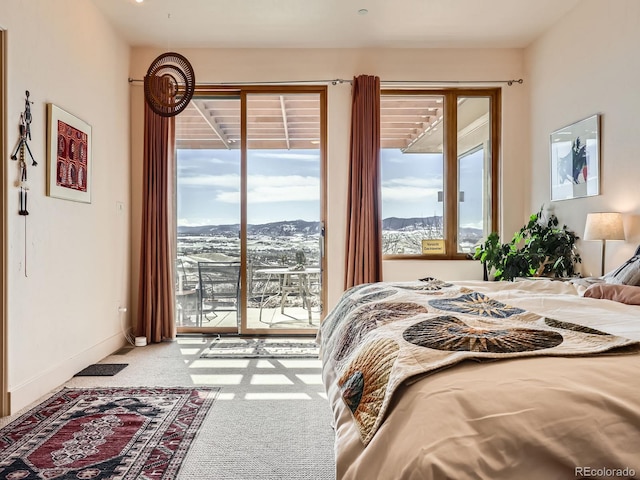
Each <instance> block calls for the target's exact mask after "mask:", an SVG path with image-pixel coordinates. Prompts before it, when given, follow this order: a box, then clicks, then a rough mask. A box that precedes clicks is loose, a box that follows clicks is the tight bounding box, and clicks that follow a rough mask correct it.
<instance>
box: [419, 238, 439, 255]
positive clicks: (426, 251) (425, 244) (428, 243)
mask: <svg viewBox="0 0 640 480" xmlns="http://www.w3.org/2000/svg"><path fill="white" fill-rule="evenodd" d="M438 253H444V240H443V239H439V240H422V254H423V255H434V254H438Z"/></svg>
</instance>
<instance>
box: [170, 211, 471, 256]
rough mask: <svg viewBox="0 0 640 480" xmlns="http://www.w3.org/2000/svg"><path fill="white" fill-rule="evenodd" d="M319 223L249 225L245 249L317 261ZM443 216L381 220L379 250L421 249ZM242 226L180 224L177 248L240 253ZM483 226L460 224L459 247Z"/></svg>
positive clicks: (190, 252)
mask: <svg viewBox="0 0 640 480" xmlns="http://www.w3.org/2000/svg"><path fill="white" fill-rule="evenodd" d="M320 228H321V225H320V222H309V221H304V220H291V221H280V222H271V223H264V224H256V225H253V224H250V225H247V254H248V258H249V259H250V261H252V262H257V263H258V264H265V265H274V264H286V263H287V262H291V261H292V259H293V258H295V253H296V252H299V251H302V252H303V253H304V254H305V257H306V260H307V263H308V264H316V265H317V264H318V263H319V261H320ZM442 232H443V223H442V217H440V216H432V217H414V218H398V217H389V218H385V219H384V220H383V221H382V236H383V253H385V254H409V255H411V254H419V253H420V252H421V244H422V240H423V239H438V238H442V235H443V233H442ZM239 236H240V225H239V224H229V225H202V226H179V227H178V253H179V255H182V256H197V257H198V258H200V259H205V260H228V259H232V258H239V256H240V239H239ZM481 239H482V230H481V229H477V228H461V229H460V246H461V248H462V250H463V251H469V252H470V251H472V249H473V247H474V246H475V245H476V244H477V243H479V242H480V241H481Z"/></svg>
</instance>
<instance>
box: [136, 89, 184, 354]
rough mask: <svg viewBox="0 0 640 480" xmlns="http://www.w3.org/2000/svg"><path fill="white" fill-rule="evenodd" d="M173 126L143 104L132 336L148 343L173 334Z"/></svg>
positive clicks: (170, 119) (167, 338)
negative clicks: (134, 329) (135, 319)
mask: <svg viewBox="0 0 640 480" xmlns="http://www.w3.org/2000/svg"><path fill="white" fill-rule="evenodd" d="M156 81H164V79H156ZM163 87H164V85H163ZM166 87H168V84H167V85H166ZM167 91H168V89H167ZM174 126H175V119H174V118H173V117H168V118H167V117H161V116H160V115H158V114H156V113H155V112H154V111H153V110H151V108H149V105H147V103H146V102H145V111H144V177H143V182H144V184H143V199H142V239H141V248H140V284H139V295H138V299H139V301H138V323H137V335H138V336H143V337H147V342H148V343H158V342H161V341H163V340H171V339H174V338H175V336H176V327H175V321H174V312H175V308H174V306H175V298H174V283H175V281H174V259H175V240H174V239H173V231H174V228H173V218H174V215H173V183H174V182H173V177H174V168H173V165H174V158H173V157H174Z"/></svg>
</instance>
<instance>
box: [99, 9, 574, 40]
mask: <svg viewBox="0 0 640 480" xmlns="http://www.w3.org/2000/svg"><path fill="white" fill-rule="evenodd" d="M91 1H92V2H93V3H94V4H95V5H96V6H97V7H98V9H99V10H100V11H101V12H103V13H104V15H105V16H106V17H107V18H108V19H109V21H110V22H111V23H112V24H113V25H114V27H115V28H116V29H117V30H118V31H119V32H120V34H121V35H122V36H123V38H124V39H125V40H126V41H127V42H128V43H129V44H130V45H132V46H147V47H160V48H165V49H169V48H170V49H178V48H192V47H195V48H383V47H386V48H523V47H526V46H527V45H528V44H529V43H531V41H532V40H534V39H535V38H536V37H537V36H539V35H540V34H541V33H543V32H544V31H545V30H547V29H548V28H549V27H550V26H551V25H553V24H554V23H555V22H557V21H558V20H559V19H560V18H562V16H564V15H565V14H566V13H567V12H569V11H570V10H571V9H572V8H574V7H575V6H576V5H577V4H578V3H580V1H581V0H180V1H178V0H144V2H142V3H136V2H135V0H91ZM363 9H364V10H367V13H366V14H364V15H363V14H360V13H359V11H361V10H363Z"/></svg>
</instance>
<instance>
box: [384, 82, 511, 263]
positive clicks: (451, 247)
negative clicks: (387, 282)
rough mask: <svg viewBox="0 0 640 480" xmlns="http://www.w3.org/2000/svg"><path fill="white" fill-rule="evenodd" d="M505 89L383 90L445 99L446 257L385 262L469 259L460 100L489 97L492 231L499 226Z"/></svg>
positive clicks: (418, 256) (392, 257) (411, 257)
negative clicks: (463, 236) (463, 222)
mask: <svg viewBox="0 0 640 480" xmlns="http://www.w3.org/2000/svg"><path fill="white" fill-rule="evenodd" d="M501 93H502V91H501V89H500V88H450V89H420V90H406V89H389V90H381V92H380V95H381V96H392V95H402V96H410V95H437V96H442V97H443V98H444V117H443V125H444V129H445V131H444V149H443V156H444V165H443V173H444V209H443V217H444V240H445V253H444V254H431V255H423V254H413V255H407V254H400V255H395V254H383V256H382V259H383V260H469V259H470V258H471V257H470V255H469V254H468V253H462V252H458V232H457V229H458V206H457V205H458V198H457V191H458V141H457V128H456V125H457V118H458V108H457V99H458V98H460V97H488V98H489V99H490V125H491V136H490V140H491V172H490V175H489V178H488V181H489V183H490V189H489V192H490V195H491V231H493V232H498V226H499V221H498V219H499V205H500V199H499V179H500V171H499V163H500V162H499V158H500V145H501V124H502V120H501V110H502V103H501Z"/></svg>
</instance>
